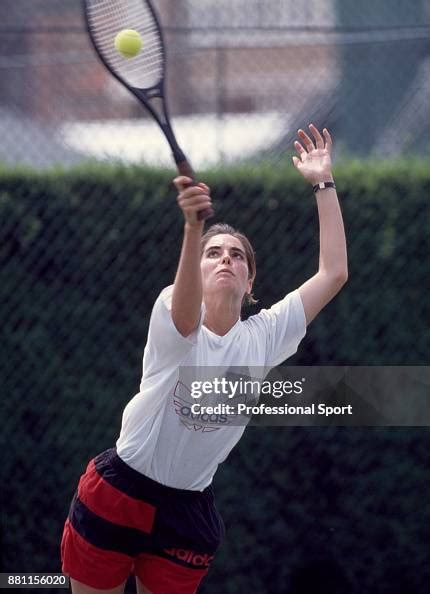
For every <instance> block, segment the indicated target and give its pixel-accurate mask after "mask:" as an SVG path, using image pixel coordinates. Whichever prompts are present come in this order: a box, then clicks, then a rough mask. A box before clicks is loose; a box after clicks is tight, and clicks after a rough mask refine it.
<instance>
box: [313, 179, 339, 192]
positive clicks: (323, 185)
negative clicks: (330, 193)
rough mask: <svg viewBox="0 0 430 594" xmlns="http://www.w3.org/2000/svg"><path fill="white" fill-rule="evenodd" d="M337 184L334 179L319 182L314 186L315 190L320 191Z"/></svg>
mask: <svg viewBox="0 0 430 594" xmlns="http://www.w3.org/2000/svg"><path fill="white" fill-rule="evenodd" d="M335 187H336V184H335V183H334V182H332V181H327V182H319V183H317V184H315V185H314V186H312V188H313V191H314V192H318V190H324V189H325V188H335Z"/></svg>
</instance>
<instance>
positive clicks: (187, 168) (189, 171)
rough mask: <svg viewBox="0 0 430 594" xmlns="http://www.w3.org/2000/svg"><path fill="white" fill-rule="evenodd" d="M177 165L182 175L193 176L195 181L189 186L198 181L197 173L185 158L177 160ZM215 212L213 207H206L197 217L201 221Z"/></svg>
mask: <svg viewBox="0 0 430 594" xmlns="http://www.w3.org/2000/svg"><path fill="white" fill-rule="evenodd" d="M176 166H177V168H178V171H179V173H180V174H181V175H185V176H186V177H191V179H192V180H193V181H192V182H191V183H190V184H189V186H192V185H193V183H194V182H195V181H196V175H195V173H194V171H193V168H192V167H191V165H190V164H189V163H188V161H187V160H186V159H185V160H184V161H180V162H176ZM214 214H215V213H214V211H213V209H212V208H205V210H199V212H198V213H197V219H198V220H199V221H203V220H206V219H209V218H210V217H213V216H214Z"/></svg>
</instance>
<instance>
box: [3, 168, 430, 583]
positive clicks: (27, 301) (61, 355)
mask: <svg viewBox="0 0 430 594" xmlns="http://www.w3.org/2000/svg"><path fill="white" fill-rule="evenodd" d="M202 179H204V180H205V181H206V182H207V183H209V185H211V186H212V188H213V196H214V199H215V206H216V213H217V216H216V220H225V221H226V222H229V223H232V224H234V225H236V226H237V227H239V228H240V229H242V230H243V231H245V233H247V234H248V236H249V237H250V239H251V241H252V243H253V245H254V247H255V249H256V252H257V269H258V275H257V282H256V287H255V294H256V296H257V297H258V298H259V299H260V302H259V304H258V306H257V307H255V308H251V309H249V310H247V312H245V315H249V314H252V313H254V312H255V311H257V310H258V308H260V307H264V306H268V305H270V304H271V303H273V302H274V301H275V300H277V299H279V298H280V297H281V296H282V295H283V294H284V293H285V292H286V291H289V290H291V289H293V288H295V287H296V286H298V284H300V283H301V282H303V281H304V280H305V279H306V278H307V277H308V276H309V275H310V274H312V273H313V272H314V271H315V268H316V264H317V260H318V226H317V217H316V208H315V204H314V199H313V197H312V195H311V192H310V190H309V187H308V186H307V185H306V184H305V183H304V182H303V181H302V180H300V179H299V178H298V176H297V174H296V173H295V172H294V170H293V169H292V167H291V165H290V164H288V163H279V164H278V165H277V166H276V167H274V166H269V165H262V166H259V167H254V168H250V167H241V168H235V169H229V170H221V171H208V172H206V174H203V175H202ZM336 180H337V185H338V189H339V194H340V196H341V202H342V209H343V212H344V217H345V225H346V230H347V237H348V244H349V267H350V279H349V282H348V284H347V285H346V286H345V288H344V289H343V291H342V292H341V294H340V295H339V296H338V297H336V299H335V300H334V301H333V302H332V303H331V304H330V305H329V306H328V307H327V308H326V309H325V310H324V312H323V313H322V314H321V315H320V316H319V317H318V318H317V320H316V321H315V322H314V323H312V325H311V326H310V328H309V329H308V334H307V337H306V338H305V340H304V341H303V343H302V345H301V347H300V349H299V352H298V354H297V355H296V356H295V357H294V358H292V359H291V360H290V362H291V363H292V364H293V363H294V364H298V365H315V364H345V365H366V364H367V365H375V364H385V365H402V364H407V365H412V364H416V365H424V364H426V363H428V361H429V341H428V338H427V336H426V333H425V326H426V321H427V320H428V319H429V299H428V298H427V299H426V294H425V288H426V286H427V285H428V280H427V279H428V278H429V276H430V274H429V273H430V270H429V268H430V266H429V263H428V262H429V261H428V253H429V233H428V229H429V207H428V196H429V190H430V167H429V163H428V162H424V161H423V162H421V161H408V162H395V163H374V162H372V161H369V162H351V163H348V164H344V165H341V166H339V167H338V168H337V170H336ZM170 182H171V173H170V172H166V171H161V170H148V169H144V168H139V167H135V168H132V167H130V168H126V167H123V166H120V165H118V166H111V167H107V166H101V165H97V164H94V165H88V166H87V167H84V168H80V169H75V170H69V171H61V170H58V171H52V172H48V173H36V172H33V171H24V170H14V171H11V170H7V169H3V170H0V220H1V225H0V235H1V237H0V263H1V266H0V287H1V294H2V314H3V315H2V319H3V321H2V326H1V345H2V348H1V354H0V369H1V377H2V399H1V405H0V406H1V411H2V419H3V420H4V427H3V431H2V439H3V442H2V445H3V452H7V455H5V457H4V460H3V462H2V502H1V506H2V511H3V513H2V518H1V542H2V556H1V563H2V570H3V571H28V572H30V571H56V570H57V569H58V565H57V563H58V561H57V560H58V542H59V538H60V533H61V525H62V522H63V520H64V517H65V515H66V514H67V507H68V503H69V500H70V498H71V495H72V491H73V488H74V486H75V484H76V480H77V478H78V476H79V474H80V472H81V471H82V469H83V466H84V464H85V462H86V461H87V459H88V458H89V457H90V456H92V455H94V454H95V453H97V452H98V451H100V450H101V449H103V448H105V447H110V446H111V445H112V444H113V443H114V440H115V438H116V436H117V434H118V431H119V426H120V420H121V412H122V408H123V406H124V405H125V403H126V402H127V401H128V399H129V398H130V397H131V396H132V395H133V394H134V393H135V392H136V390H137V388H138V384H139V379H140V369H141V357H142V352H143V348H144V344H145V339H146V331H147V325H148V320H149V315H150V311H151V307H152V304H153V302H154V300H155V298H156V296H157V294H158V293H159V291H160V290H161V288H162V287H163V286H165V285H167V284H169V283H171V282H172V279H173V275H174V272H175V267H176V263H177V259H178V255H179V249H180V241H181V231H182V222H181V216H180V213H179V211H178V208H177V206H176V204H175V192H174V191H173V189H172V187H171V183H170ZM428 435H429V434H428V432H427V431H424V430H378V431H376V430H358V429H347V430H346V429H344V430H342V429H337V428H330V429H317V428H315V429H313V430H309V429H308V430H305V429H282V430H281V429H274V428H272V429H268V428H266V429H257V428H253V429H249V430H248V431H247V432H246V434H245V437H244V439H243V441H242V442H241V444H240V445H239V446H238V448H237V449H236V450H235V452H234V453H233V454H232V456H231V458H230V460H229V462H228V463H226V464H225V465H224V466H223V467H222V469H221V470H220V471H219V475H218V476H217V479H216V481H217V486H218V490H219V493H220V507H221V508H222V512H223V515H224V516H225V519H226V523H227V527H228V535H227V540H226V544H225V545H224V547H223V549H222V550H221V554H220V558H219V560H218V561H217V562H216V564H215V566H214V569H213V572H212V575H211V576H210V578H208V580H207V584H206V585H205V586H204V587H203V589H202V591H203V592H205V593H206V592H207V593H208V594H209V593H211V592H214V593H215V592H216V593H219V592H221V591H222V592H224V593H226V594H228V593H230V592H231V593H232V594H233V593H236V592H239V590H244V589H249V590H251V589H252V590H257V591H259V592H262V593H263V592H270V593H271V592H276V593H278V592H279V593H280V592H284V591H287V590H286V589H285V588H286V587H287V586H286V584H289V586H288V587H289V588H290V590H289V591H290V592H294V591H295V592H297V593H298V592H299V591H303V590H300V589H299V588H300V587H301V586H300V583H301V582H300V580H302V582H303V580H305V579H306V577H303V576H302V574H301V573H300V572H302V571H303V572H304V574H303V575H304V576H306V575H307V574H309V573H312V572H313V573H314V574H315V575H316V574H317V573H318V571H320V573H321V572H322V574H324V572H326V574H327V575H326V577H325V578H323V579H325V580H326V581H327V583H328V582H329V581H330V579H332V578H331V577H330V575H332V574H333V575H335V576H337V578H336V579H337V580H338V583H339V584H340V583H341V582H342V580H344V582H343V583H344V584H349V586H348V588H349V589H348V590H347V589H345V588H346V586H344V590H343V591H348V592H353V591H357V592H378V594H385V592H387V593H388V592H389V593H390V594H393V592H395V591H396V590H394V589H393V588H394V587H395V586H396V584H398V583H400V582H401V580H400V577H399V575H400V574H399V572H400V569H399V568H403V569H402V571H403V573H404V575H405V576H406V578H407V583H409V584H420V583H426V581H424V578H425V577H426V578H427V580H428V578H429V577H430V576H429V569H428V567H426V568H424V567H423V566H421V563H424V560H423V548H424V546H425V542H426V540H427V542H428V536H429V535H428V533H426V529H425V528H424V526H426V525H427V526H428V525H429V523H428V520H429V519H430V518H429V514H430V512H429V508H428V504H427V502H424V501H423V492H422V487H423V482H424V479H425V478H428V469H427V467H426V465H425V462H424V459H425V455H424V453H425V452H427V451H428V445H429V444H428ZM243 493H247V494H249V496H247V497H245V498H244V497H243ZM418 510H420V513H419V514H418ZM426 522H427V524H426ZM401 560H402V562H401ZM330 572H331V573H330ZM329 574H330V575H329ZM324 575H325V574H324ZM387 576H388V577H387ZM390 576H391V577H390ZM406 578H405V579H406ZM333 579H335V578H333ZM414 580H415V581H414ZM420 580H422V581H420ZM335 587H337V586H332V590H331V594H333V592H335V591H336V590H335ZM294 588H295V589H296V590H294ZM357 588H358V589H357ZM310 591H311V590H310V586H308V590H306V592H307V594H310ZM405 591H406V590H403V591H402V592H403V594H404V592H405ZM412 591H417V592H418V591H422V590H419V588H418V589H417V590H411V589H409V590H408V592H412Z"/></svg>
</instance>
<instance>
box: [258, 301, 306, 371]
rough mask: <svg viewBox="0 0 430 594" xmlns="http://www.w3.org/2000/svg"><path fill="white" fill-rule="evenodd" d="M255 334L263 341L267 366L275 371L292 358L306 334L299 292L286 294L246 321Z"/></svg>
mask: <svg viewBox="0 0 430 594" xmlns="http://www.w3.org/2000/svg"><path fill="white" fill-rule="evenodd" d="M249 321H250V322H251V325H252V326H253V327H254V330H255V331H256V332H257V334H258V340H262V341H265V345H266V365H267V366H268V367H275V366H276V365H279V364H280V363H282V362H283V361H285V359H288V357H291V356H292V355H294V353H295V352H296V351H297V348H298V346H299V344H300V342H301V340H302V338H303V337H304V336H305V334H306V317H305V311H304V309H303V303H302V300H301V297H300V293H299V291H298V290H296V291H292V292H291V293H288V295H286V296H285V297H284V298H283V299H281V301H278V302H277V303H275V304H274V305H272V307H271V308H270V309H262V310H261V311H260V313H258V314H257V315H255V316H252V317H251V318H249Z"/></svg>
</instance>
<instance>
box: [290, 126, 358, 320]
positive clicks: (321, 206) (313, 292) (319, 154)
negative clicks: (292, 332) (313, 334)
mask: <svg viewBox="0 0 430 594" xmlns="http://www.w3.org/2000/svg"><path fill="white" fill-rule="evenodd" d="M309 129H310V131H311V133H312V135H313V137H314V140H311V138H310V137H309V136H308V135H307V134H306V132H304V131H303V130H299V137H300V140H301V141H302V143H303V144H302V143H300V142H298V141H296V142H295V143H294V147H295V149H296V151H297V153H298V157H293V163H294V166H295V167H296V169H297V170H298V171H299V172H300V173H301V174H302V175H303V177H304V178H305V179H307V180H308V181H309V182H310V183H311V184H312V185H313V186H320V185H322V184H324V183H325V182H331V183H333V181H334V180H333V174H332V162H331V151H332V140H331V137H330V134H329V132H328V130H327V129H325V128H324V130H323V136H322V135H321V134H320V132H319V131H318V129H317V128H316V127H315V126H314V125H313V124H311V125H310V126H309ZM315 196H316V200H317V206H318V217H319V226H320V257H319V266H318V272H317V273H316V274H315V275H314V276H312V277H311V278H310V279H309V280H307V281H306V282H305V283H303V285H301V286H300V287H299V293H300V297H301V300H302V303H303V307H304V310H305V316H306V324H309V323H310V322H311V321H312V320H313V319H314V318H315V316H316V315H317V314H318V313H319V312H320V311H321V310H322V308H323V307H324V306H325V305H327V303H328V302H329V301H331V299H333V297H334V296H335V295H336V294H337V293H338V292H339V291H340V289H341V288H342V286H343V285H344V284H345V283H346V281H347V279H348V261H347V254H346V239H345V230H344V226H343V220H342V213H341V210H340V205H339V201H338V198H337V193H336V189H335V187H325V188H324V187H319V188H318V189H317V190H316V192H315Z"/></svg>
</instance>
